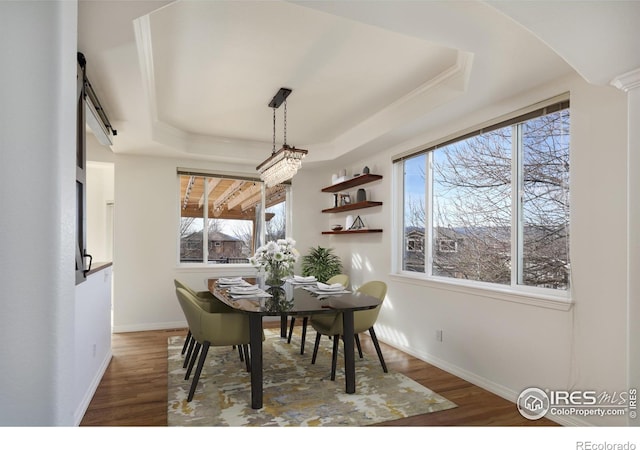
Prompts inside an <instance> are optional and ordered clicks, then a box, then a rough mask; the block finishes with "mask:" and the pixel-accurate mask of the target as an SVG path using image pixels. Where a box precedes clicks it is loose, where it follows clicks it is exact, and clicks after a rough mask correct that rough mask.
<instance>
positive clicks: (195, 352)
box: [184, 342, 202, 380]
mask: <svg viewBox="0 0 640 450" xmlns="http://www.w3.org/2000/svg"><path fill="white" fill-rule="evenodd" d="M200 347H202V345H201V344H200V343H199V342H196V346H195V348H194V349H193V355H191V359H190V360H189V367H188V368H187V373H185V374H184V379H185V380H188V379H189V377H190V376H191V371H192V370H193V365H194V364H195V363H196V359H198V353H200Z"/></svg>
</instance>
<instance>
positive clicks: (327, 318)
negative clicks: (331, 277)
mask: <svg viewBox="0 0 640 450" xmlns="http://www.w3.org/2000/svg"><path fill="white" fill-rule="evenodd" d="M357 291H358V292H362V293H363V294H367V295H370V296H372V297H376V298H378V299H380V300H384V298H385V296H386V295H387V285H386V284H385V283H384V282H382V281H369V282H368V283H365V284H363V285H362V286H360V287H359V288H358V290H357ZM380 308H382V303H380V305H378V306H376V307H375V308H373V309H367V310H364V311H355V312H354V313H353V325H354V332H355V336H354V339H355V341H356V344H357V346H358V353H359V354H360V357H361V358H362V348H361V346H360V339H359V338H358V333H363V332H365V331H369V335H370V336H371V340H372V341H373V345H374V346H375V348H376V353H377V354H378V359H380V364H381V365H382V370H384V372H385V373H386V372H387V365H386V364H385V362H384V358H383V356H382V351H381V350H380V344H379V343H378V338H377V337H376V333H375V331H374V329H373V325H374V324H375V323H376V320H378V314H379V313H380ZM310 323H311V326H312V327H313V329H314V330H316V342H315V345H314V347H313V358H312V359H311V364H315V362H316V357H317V355H318V346H319V345H320V338H321V336H322V335H326V336H331V337H332V338H333V353H332V355H331V379H332V380H335V379H336V363H337V359H338V344H339V342H340V337H341V336H342V334H343V331H342V314H326V315H325V314H317V315H315V316H312V317H311V320H310Z"/></svg>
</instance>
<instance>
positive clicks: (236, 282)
mask: <svg viewBox="0 0 640 450" xmlns="http://www.w3.org/2000/svg"><path fill="white" fill-rule="evenodd" d="M216 284H217V285H218V287H220V288H230V287H233V286H251V283H249V282H248V281H246V280H245V279H244V278H242V277H233V278H219V279H218V281H217V282H216Z"/></svg>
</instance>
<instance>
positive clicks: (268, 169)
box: [256, 145, 308, 187]
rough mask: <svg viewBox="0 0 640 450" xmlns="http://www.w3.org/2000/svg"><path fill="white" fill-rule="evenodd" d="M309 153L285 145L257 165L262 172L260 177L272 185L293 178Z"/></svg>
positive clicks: (257, 168)
mask: <svg viewBox="0 0 640 450" xmlns="http://www.w3.org/2000/svg"><path fill="white" fill-rule="evenodd" d="M307 153H308V151H307V150H302V149H298V148H295V147H289V146H288V145H284V146H283V147H282V148H281V149H280V150H278V151H277V152H276V153H273V154H272V155H271V156H270V157H269V158H267V159H266V160H265V161H264V162H263V163H262V164H260V165H259V166H258V167H256V170H257V171H258V172H260V179H261V180H262V181H264V183H265V184H266V186H267V187H272V186H275V185H278V184H280V183H284V182H285V181H287V180H290V179H291V178H293V176H294V175H295V174H296V172H298V169H299V168H300V167H301V166H302V159H303V158H304V157H305V156H307Z"/></svg>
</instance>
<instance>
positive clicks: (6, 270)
mask: <svg viewBox="0 0 640 450" xmlns="http://www.w3.org/2000/svg"><path fill="white" fill-rule="evenodd" d="M76 36H77V4H76V2H73V1H41V2H0V61H2V68H1V69H0V99H1V101H0V104H1V106H0V199H1V200H0V205H1V208H2V214H0V248H1V249H2V251H1V254H0V286H2V293H1V294H0V303H1V306H2V314H0V338H1V339H2V342H3V345H2V348H1V350H0V425H39V426H50V425H62V426H69V425H73V424H74V413H75V411H76V407H77V405H76V403H75V399H76V395H75V394H76V392H75V389H74V373H73V371H74V348H75V345H74V330H75V327H74V324H75V321H76V320H82V317H75V314H74V311H75V296H74V292H75V275H74V262H75V253H74V248H75V245H74V243H75V186H74V180H75V129H76V125H75V117H76V112H75V111H76V106H75V105H76V103H75V99H76Z"/></svg>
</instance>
